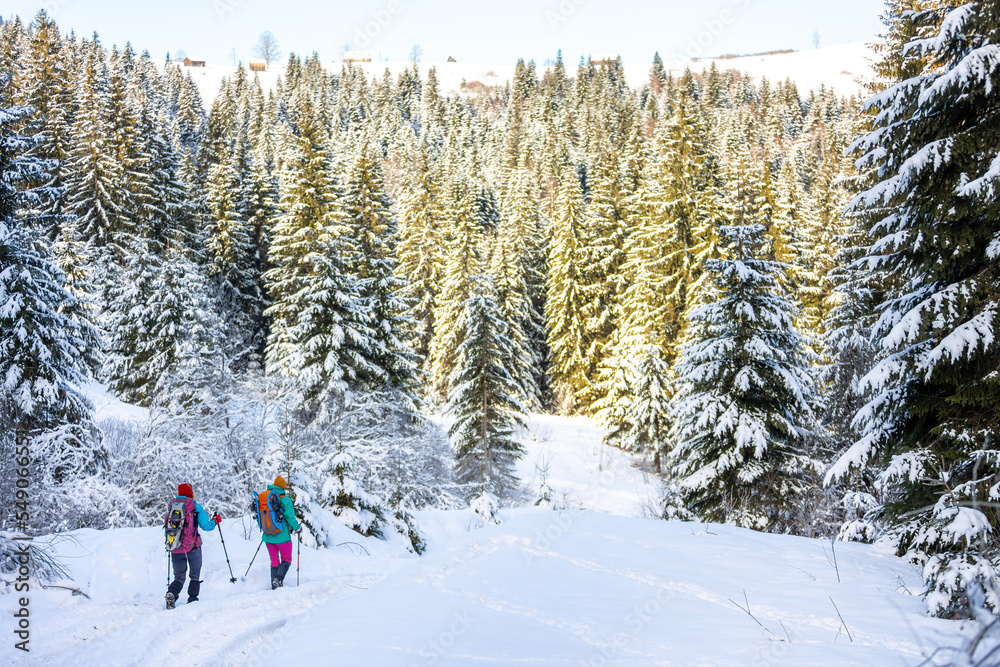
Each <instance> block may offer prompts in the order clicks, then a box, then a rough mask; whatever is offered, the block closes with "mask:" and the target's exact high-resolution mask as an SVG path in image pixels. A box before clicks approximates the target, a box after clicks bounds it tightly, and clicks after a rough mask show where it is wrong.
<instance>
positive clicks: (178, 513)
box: [163, 498, 201, 554]
mask: <svg viewBox="0 0 1000 667" xmlns="http://www.w3.org/2000/svg"><path fill="white" fill-rule="evenodd" d="M163 527H164V528H165V529H166V549H167V551H169V552H171V553H176V554H186V553H187V552H189V551H191V550H192V549H195V548H197V547H200V546H201V535H199V534H198V520H197V518H195V504H194V501H193V500H191V499H190V498H175V499H174V500H171V501H170V505H169V507H168V508H167V518H166V519H164V520H163Z"/></svg>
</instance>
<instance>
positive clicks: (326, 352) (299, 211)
mask: <svg viewBox="0 0 1000 667" xmlns="http://www.w3.org/2000/svg"><path fill="white" fill-rule="evenodd" d="M296 117H297V131H298V135H297V136H295V137H294V139H293V142H294V143H293V146H291V147H290V148H289V151H288V156H287V158H286V164H285V169H284V173H283V175H282V179H283V182H284V192H283V195H282V199H281V208H282V215H281V216H280V217H279V218H278V220H277V224H276V225H275V227H274V229H273V231H272V242H271V250H270V259H271V262H272V263H273V267H272V268H271V269H270V270H269V271H268V272H267V273H266V274H265V279H266V280H267V282H268V291H269V293H270V296H271V298H272V299H273V304H272V305H271V306H270V307H269V308H268V310H267V311H266V312H265V314H266V315H268V316H270V317H271V318H272V325H271V334H270V336H269V338H268V347H267V365H268V369H269V370H271V371H278V372H283V373H287V374H288V375H290V376H294V377H296V378H297V380H298V382H299V384H300V386H301V388H302V392H303V395H304V397H305V399H306V400H307V401H309V402H312V403H314V404H315V405H322V404H323V403H324V402H325V401H326V400H327V399H328V398H329V397H331V396H333V395H335V394H338V393H340V392H343V391H344V390H346V389H347V387H348V383H349V382H351V381H352V380H353V379H354V378H356V377H358V376H365V377H368V376H369V375H370V373H373V372H374V369H371V368H369V366H370V362H369V361H368V359H366V358H365V357H358V356H357V355H356V354H354V353H353V350H354V349H356V348H362V349H370V347H371V345H370V340H371V337H372V332H371V330H370V328H369V327H368V326H367V324H366V322H367V319H368V316H367V313H363V312H358V310H357V305H358V285H357V279H356V278H355V276H354V275H353V274H352V273H351V272H350V270H349V267H348V266H347V265H346V259H347V255H348V253H349V250H350V248H349V245H350V244H349V239H346V238H344V236H343V233H344V231H345V227H344V225H343V221H342V220H341V218H340V215H339V210H338V207H337V196H338V192H337V186H336V182H335V181H334V175H333V166H332V164H331V160H330V156H329V155H328V153H327V151H326V139H327V137H326V132H325V130H324V129H323V127H322V125H321V123H320V118H319V110H318V109H317V107H316V104H314V100H312V99H311V97H310V96H309V95H302V96H301V97H300V98H299V101H298V106H297V110H296Z"/></svg>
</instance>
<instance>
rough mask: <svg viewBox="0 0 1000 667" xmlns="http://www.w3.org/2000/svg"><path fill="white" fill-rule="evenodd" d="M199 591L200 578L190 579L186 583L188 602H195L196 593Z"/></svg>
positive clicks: (196, 598)
mask: <svg viewBox="0 0 1000 667" xmlns="http://www.w3.org/2000/svg"><path fill="white" fill-rule="evenodd" d="M200 592H201V580H200V579H192V580H191V581H190V582H189V583H188V602H189V603H190V602H197V601H198V593H200Z"/></svg>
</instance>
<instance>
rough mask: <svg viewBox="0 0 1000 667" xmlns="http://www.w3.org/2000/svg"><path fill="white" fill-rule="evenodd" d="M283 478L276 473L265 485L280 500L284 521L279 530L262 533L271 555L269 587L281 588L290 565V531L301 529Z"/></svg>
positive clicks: (295, 531)
mask: <svg viewBox="0 0 1000 667" xmlns="http://www.w3.org/2000/svg"><path fill="white" fill-rule="evenodd" d="M286 486H287V484H286V483H285V478H284V477H282V476H281V475H278V476H277V477H275V478H274V484H271V485H270V486H268V487H267V490H268V491H275V492H277V494H278V498H279V499H280V500H281V510H282V512H281V513H282V515H283V516H284V521H283V522H282V525H281V532H279V533H275V534H274V535H268V534H266V533H265V534H264V543H265V544H267V553H268V555H270V556H271V589H272V590H273V589H275V588H281V587H282V586H284V584H285V575H286V574H287V573H288V568H290V567H291V566H292V533H293V532H294V533H297V532H299V531H300V530H302V526H300V525H299V522H298V521H296V520H295V503H293V502H292V499H291V498H289V497H288V496H286V495H285V487H286Z"/></svg>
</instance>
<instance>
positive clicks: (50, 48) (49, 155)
mask: <svg viewBox="0 0 1000 667" xmlns="http://www.w3.org/2000/svg"><path fill="white" fill-rule="evenodd" d="M24 61H25V62H24V69H25V71H24V73H23V74H22V75H21V77H20V79H21V80H20V85H19V88H20V95H19V97H20V98H21V100H22V102H23V104H24V105H25V106H29V107H31V109H32V110H33V118H32V124H31V126H30V127H29V128H26V130H25V134H26V135H29V136H37V137H38V138H39V140H40V141H38V142H37V143H36V144H35V145H34V146H33V147H32V149H31V156H32V157H37V158H39V159H42V160H50V161H51V162H49V165H50V166H49V167H48V173H49V175H50V178H49V181H48V182H47V183H46V185H48V186H51V187H53V188H55V190H54V193H55V196H54V197H53V198H52V201H50V202H48V204H47V205H46V207H45V208H46V211H45V212H46V213H50V214H54V215H53V217H51V218H49V219H48V222H47V224H46V227H47V233H46V236H47V237H48V239H49V240H50V241H54V240H56V239H57V238H59V237H60V236H61V235H62V230H61V229H60V227H61V225H62V224H64V223H67V222H68V220H67V219H65V218H59V217H56V216H58V214H60V213H62V195H63V194H64V192H65V191H64V190H63V189H62V188H63V186H64V185H65V183H64V181H65V174H64V170H65V164H64V162H65V160H66V157H67V154H68V150H69V146H68V141H69V120H70V113H71V111H72V106H73V92H72V88H71V85H70V82H71V76H70V74H69V72H68V69H67V59H66V54H65V49H64V47H63V40H62V38H61V37H60V35H59V28H58V26H56V24H55V22H54V21H53V20H52V18H51V17H50V16H49V15H48V13H46V11H45V10H44V9H42V10H39V12H38V14H36V15H35V19H34V21H32V24H31V37H30V39H29V41H28V48H27V52H26V53H25V58H24Z"/></svg>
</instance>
